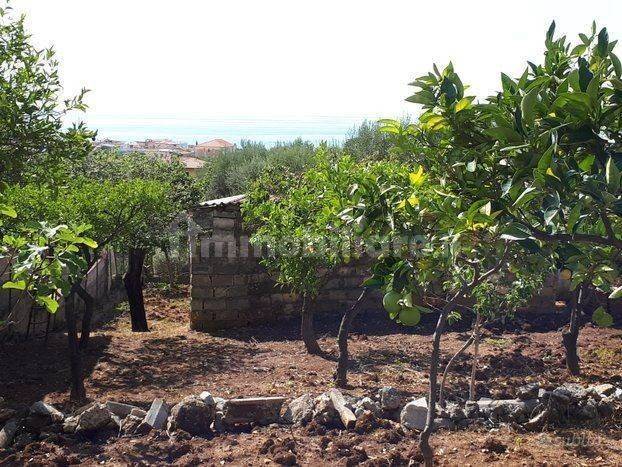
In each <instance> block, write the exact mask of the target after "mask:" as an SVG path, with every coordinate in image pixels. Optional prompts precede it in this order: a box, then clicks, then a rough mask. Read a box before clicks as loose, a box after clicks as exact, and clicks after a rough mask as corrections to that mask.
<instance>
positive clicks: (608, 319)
mask: <svg viewBox="0 0 622 467" xmlns="http://www.w3.org/2000/svg"><path fill="white" fill-rule="evenodd" d="M592 321H593V322H594V323H595V324H596V325H597V326H600V327H604V328H606V327H609V326H611V325H613V316H611V315H610V314H609V313H607V312H606V311H605V309H604V308H603V307H602V306H599V307H598V308H596V310H594V313H592Z"/></svg>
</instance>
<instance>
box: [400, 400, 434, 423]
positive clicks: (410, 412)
mask: <svg viewBox="0 0 622 467" xmlns="http://www.w3.org/2000/svg"><path fill="white" fill-rule="evenodd" d="M427 416H428V401H427V399H426V398H425V397H420V398H419V399H415V400H413V401H411V402H409V403H408V404H406V405H405V406H404V408H403V409H402V413H401V414H400V423H401V424H402V426H403V427H404V428H408V429H409V430H423V429H424V428H425V423H426V419H427Z"/></svg>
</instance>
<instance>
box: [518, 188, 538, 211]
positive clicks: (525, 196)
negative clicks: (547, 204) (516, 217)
mask: <svg viewBox="0 0 622 467" xmlns="http://www.w3.org/2000/svg"><path fill="white" fill-rule="evenodd" d="M535 190H536V188H535V187H532V186H530V187H529V188H526V189H525V190H524V191H523V192H522V193H521V194H520V195H519V196H518V198H516V201H514V204H513V205H512V206H514V207H517V206H521V205H523V204H525V203H527V202H529V201H531V200H532V199H533V198H535V196H536V195H537V193H534V191H535Z"/></svg>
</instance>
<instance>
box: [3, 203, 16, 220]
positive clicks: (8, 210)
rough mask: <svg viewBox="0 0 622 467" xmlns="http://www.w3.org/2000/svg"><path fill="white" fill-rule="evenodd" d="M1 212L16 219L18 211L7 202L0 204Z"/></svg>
mask: <svg viewBox="0 0 622 467" xmlns="http://www.w3.org/2000/svg"><path fill="white" fill-rule="evenodd" d="M0 214H2V215H4V216H7V217H11V218H13V219H15V218H16V217H17V212H15V209H13V208H12V207H11V206H7V205H5V204H0Z"/></svg>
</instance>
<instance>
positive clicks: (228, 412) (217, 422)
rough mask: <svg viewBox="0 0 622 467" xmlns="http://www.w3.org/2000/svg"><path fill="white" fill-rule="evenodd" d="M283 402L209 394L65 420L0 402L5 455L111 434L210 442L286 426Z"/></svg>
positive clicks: (102, 406) (97, 409)
mask: <svg viewBox="0 0 622 467" xmlns="http://www.w3.org/2000/svg"><path fill="white" fill-rule="evenodd" d="M283 402H285V399H284V398H282V397H258V398H247V399H229V400H225V399H222V398H218V397H212V395H211V394H210V393H209V392H207V391H205V392H202V393H201V394H200V395H198V396H188V397H185V398H184V399H182V400H181V401H180V402H179V403H177V404H175V405H174V406H172V407H171V406H170V405H169V404H167V403H166V402H165V401H164V400H162V399H155V400H154V401H153V402H152V403H151V406H150V407H149V409H148V410H143V409H141V408H140V407H136V406H134V405H130V404H125V403H121V402H115V401H107V402H92V403H90V404H87V405H85V406H83V407H81V408H79V409H78V410H76V411H74V412H73V413H71V414H64V413H62V412H61V411H59V410H58V409H56V408H55V407H54V406H52V405H51V404H47V403H45V402H43V401H39V402H36V403H34V404H33V405H32V406H31V407H21V406H20V407H16V408H8V407H6V406H5V405H4V403H3V401H1V400H0V426H2V429H1V430H0V449H6V448H8V447H10V446H13V448H14V449H21V448H23V447H24V446H26V445H27V444H29V443H31V442H33V441H36V440H40V439H45V438H47V437H48V436H52V435H54V434H60V433H65V434H83V435H91V434H93V433H95V432H99V431H102V430H112V431H113V432H116V433H117V434H118V435H119V436H125V435H140V434H146V433H148V432H149V431H151V430H154V429H155V430H166V431H167V432H168V434H169V435H170V436H171V437H174V436H176V435H177V434H181V433H187V434H189V435H191V436H206V435H210V434H212V433H213V432H222V431H225V430H227V429H232V428H234V427H237V426H241V425H267V424H270V423H275V422H279V421H281V408H282V405H283Z"/></svg>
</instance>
